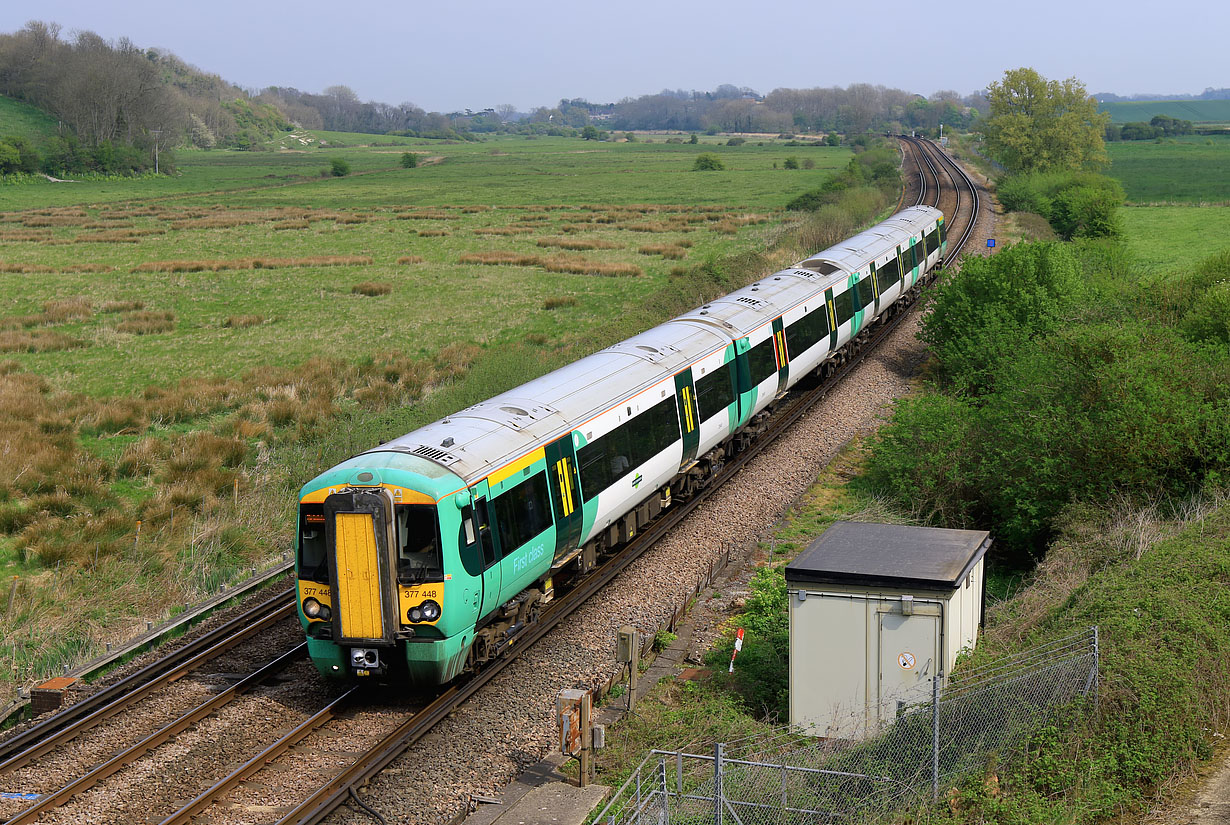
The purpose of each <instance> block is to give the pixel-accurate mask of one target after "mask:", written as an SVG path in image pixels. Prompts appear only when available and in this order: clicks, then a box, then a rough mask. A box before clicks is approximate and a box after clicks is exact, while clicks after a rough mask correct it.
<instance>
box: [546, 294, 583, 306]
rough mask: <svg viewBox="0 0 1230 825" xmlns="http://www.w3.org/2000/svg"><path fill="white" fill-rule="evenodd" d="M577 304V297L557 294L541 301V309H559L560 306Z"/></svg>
mask: <svg viewBox="0 0 1230 825" xmlns="http://www.w3.org/2000/svg"><path fill="white" fill-rule="evenodd" d="M576 305H577V299H576V298H575V297H574V296H572V295H558V296H554V297H551V298H548V299H547V300H545V301H543V302H542V308H543V309H559V308H560V307H574V306H576Z"/></svg>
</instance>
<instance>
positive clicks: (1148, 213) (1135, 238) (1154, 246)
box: [1123, 206, 1230, 273]
mask: <svg viewBox="0 0 1230 825" xmlns="http://www.w3.org/2000/svg"><path fill="white" fill-rule="evenodd" d="M1123 222H1124V234H1125V236H1126V239H1127V245H1128V249H1129V250H1131V252H1132V258H1133V260H1134V262H1135V263H1136V264H1138V265H1139V266H1140V267H1142V268H1144V269H1147V270H1152V271H1154V272H1175V273H1179V272H1182V271H1184V270H1186V269H1190V268H1191V267H1192V266H1194V265H1196V264H1198V263H1199V262H1201V261H1203V260H1204V259H1206V258H1208V257H1209V255H1211V254H1213V253H1214V252H1217V251H1218V250H1221V249H1225V248H1227V247H1230V206H1203V207H1196V206H1134V207H1127V208H1125V209H1124V210H1123Z"/></svg>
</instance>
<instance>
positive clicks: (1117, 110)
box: [1098, 100, 1230, 123]
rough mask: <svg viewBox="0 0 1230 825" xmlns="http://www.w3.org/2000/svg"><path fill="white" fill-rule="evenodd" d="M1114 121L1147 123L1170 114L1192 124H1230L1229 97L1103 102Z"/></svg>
mask: <svg viewBox="0 0 1230 825" xmlns="http://www.w3.org/2000/svg"><path fill="white" fill-rule="evenodd" d="M1098 111H1100V112H1110V120H1111V122H1112V123H1148V122H1149V120H1150V119H1151V118H1152V117H1153V116H1154V115H1168V116H1170V117H1177V118H1179V119H1180V120H1190V121H1192V122H1193V123H1230V100H1131V101H1125V102H1122V103H1102V104H1100V105H1099V106H1098Z"/></svg>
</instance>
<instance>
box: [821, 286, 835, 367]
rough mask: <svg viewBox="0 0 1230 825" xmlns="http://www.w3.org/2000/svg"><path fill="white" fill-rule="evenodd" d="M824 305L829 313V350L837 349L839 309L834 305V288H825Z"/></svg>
mask: <svg viewBox="0 0 1230 825" xmlns="http://www.w3.org/2000/svg"><path fill="white" fill-rule="evenodd" d="M824 305H825V306H826V307H828V313H829V352H832V351H833V350H835V349H837V310H836V309H835V308H834V307H833V290H832V288H829V289H826V290H824Z"/></svg>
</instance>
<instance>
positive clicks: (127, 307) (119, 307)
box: [98, 301, 145, 313]
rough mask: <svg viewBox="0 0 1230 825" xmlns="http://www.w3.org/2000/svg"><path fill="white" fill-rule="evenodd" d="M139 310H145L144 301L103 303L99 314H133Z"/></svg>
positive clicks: (99, 308)
mask: <svg viewBox="0 0 1230 825" xmlns="http://www.w3.org/2000/svg"><path fill="white" fill-rule="evenodd" d="M138 309H145V302H144V301H103V302H102V303H101V304H100V305H99V307H98V311H99V312H106V313H112V312H132V311H134V310H138Z"/></svg>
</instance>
